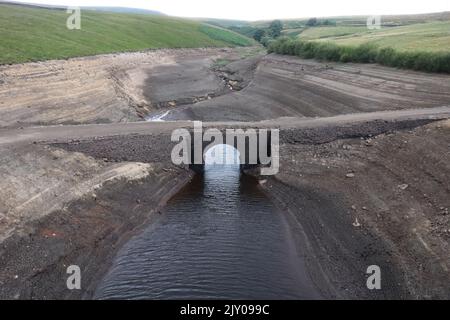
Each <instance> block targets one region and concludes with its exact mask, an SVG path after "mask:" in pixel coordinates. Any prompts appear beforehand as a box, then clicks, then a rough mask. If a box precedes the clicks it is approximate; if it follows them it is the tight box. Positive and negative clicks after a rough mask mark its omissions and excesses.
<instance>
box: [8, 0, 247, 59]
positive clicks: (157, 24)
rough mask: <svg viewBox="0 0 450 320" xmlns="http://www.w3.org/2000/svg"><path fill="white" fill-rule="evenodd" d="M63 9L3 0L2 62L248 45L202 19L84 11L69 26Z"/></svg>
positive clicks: (244, 38)
mask: <svg viewBox="0 0 450 320" xmlns="http://www.w3.org/2000/svg"><path fill="white" fill-rule="evenodd" d="M68 17H69V14H67V13H66V12H65V11H63V10H50V9H42V8H30V7H24V6H17V5H5V4H0V64H7V63H20V62H27V61H40V60H48V59H64V58H70V57H75V56H87V55H94V54H101V53H112V52H122V51H137V50H144V49H156V48H193V47H223V46H246V45H252V44H254V42H253V41H252V40H251V39H248V38H246V37H244V36H242V35H239V34H237V33H234V32H232V31H229V30H225V29H222V28H216V27H214V26H210V25H207V24H204V23H201V22H197V21H191V20H186V19H178V18H170V17H166V16H157V15H142V14H119V13H105V12H94V11H87V10H84V11H82V13H81V30H68V29H67V28H66V20H67V18H68Z"/></svg>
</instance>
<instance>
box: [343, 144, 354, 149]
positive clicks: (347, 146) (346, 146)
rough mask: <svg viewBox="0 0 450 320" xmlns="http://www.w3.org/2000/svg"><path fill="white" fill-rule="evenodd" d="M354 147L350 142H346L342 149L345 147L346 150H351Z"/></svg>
mask: <svg viewBox="0 0 450 320" xmlns="http://www.w3.org/2000/svg"><path fill="white" fill-rule="evenodd" d="M351 148H352V147H351V146H350V145H348V144H344V145H343V146H342V149H344V150H350V149H351Z"/></svg>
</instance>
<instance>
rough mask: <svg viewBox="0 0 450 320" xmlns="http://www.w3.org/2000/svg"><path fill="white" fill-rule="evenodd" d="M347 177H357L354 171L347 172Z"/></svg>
mask: <svg viewBox="0 0 450 320" xmlns="http://www.w3.org/2000/svg"><path fill="white" fill-rule="evenodd" d="M345 176H346V177H347V178H354V177H355V174H354V173H351V172H350V173H347V174H346V175H345Z"/></svg>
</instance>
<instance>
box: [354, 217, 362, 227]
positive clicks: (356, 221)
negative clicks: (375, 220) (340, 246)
mask: <svg viewBox="0 0 450 320" xmlns="http://www.w3.org/2000/svg"><path fill="white" fill-rule="evenodd" d="M353 226H354V227H355V228H358V227H361V224H360V223H359V221H358V218H355V222H353Z"/></svg>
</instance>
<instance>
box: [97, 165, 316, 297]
mask: <svg viewBox="0 0 450 320" xmlns="http://www.w3.org/2000/svg"><path fill="white" fill-rule="evenodd" d="M257 184H258V182H257V181H256V179H254V178H252V177H249V176H246V175H243V174H241V172H240V169H239V165H217V164H215V165H207V166H205V171H204V173H203V174H198V175H196V176H195V178H194V179H193V181H192V182H191V183H190V184H189V185H188V186H187V187H186V188H184V189H183V190H182V191H181V192H180V193H179V194H178V195H177V196H176V197H174V198H173V199H172V200H171V201H170V202H169V203H168V205H167V207H166V209H165V212H164V213H163V214H162V215H160V216H159V217H158V218H157V219H156V221H154V222H152V223H151V224H150V225H149V226H148V227H147V228H146V229H145V230H144V231H143V232H142V233H140V234H139V235H136V236H135V237H134V238H132V239H131V240H130V241H129V242H128V243H127V244H126V245H125V246H124V247H123V248H122V249H121V250H120V251H119V253H118V255H117V257H116V258H115V261H114V262H113V265H112V267H111V269H110V270H109V272H108V273H107V274H106V276H105V277H104V279H103V280H102V281H101V282H100V285H99V286H98V288H97V290H96V294H95V298H97V299H316V298H320V295H319V293H318V291H317V290H316V289H315V288H314V286H313V284H312V282H311V280H310V279H309V277H308V275H307V272H306V270H305V264H304V261H303V258H302V256H301V254H300V251H299V250H298V247H297V244H296V243H295V241H294V238H293V236H292V235H293V232H296V231H295V230H294V229H293V227H292V226H290V225H289V224H288V220H287V219H286V217H285V216H284V214H283V213H282V212H280V211H279V210H277V208H276V207H275V206H274V205H273V204H272V203H271V202H270V201H269V199H268V198H266V196H265V195H264V194H263V193H262V192H261V191H260V190H259V189H258V188H257Z"/></svg>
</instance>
